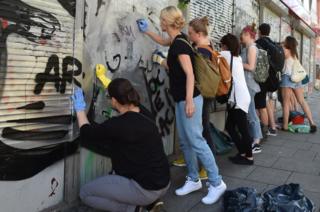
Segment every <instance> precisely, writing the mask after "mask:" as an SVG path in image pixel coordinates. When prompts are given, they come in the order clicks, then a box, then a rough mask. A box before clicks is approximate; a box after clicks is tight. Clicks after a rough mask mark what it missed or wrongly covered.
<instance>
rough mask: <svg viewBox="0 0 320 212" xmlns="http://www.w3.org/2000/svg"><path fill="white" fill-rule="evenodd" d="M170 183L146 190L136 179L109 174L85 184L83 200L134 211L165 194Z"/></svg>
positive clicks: (105, 207)
mask: <svg viewBox="0 0 320 212" xmlns="http://www.w3.org/2000/svg"><path fill="white" fill-rule="evenodd" d="M169 186H170V185H168V186H167V187H166V188H164V189H161V190H155V191H153V190H146V189H144V188H142V187H141V186H140V185H139V184H138V183H137V182H135V181H134V180H131V179H128V178H126V177H122V176H119V175H107V176H103V177H100V178H97V179H95V180H94V181H92V182H89V183H88V184H86V185H84V186H83V187H82V188H81V190H80V198H81V200H82V201H83V202H84V203H85V204H86V205H88V206H90V207H93V208H96V209H99V210H105V211H112V212H122V211H123V212H133V211H134V210H135V208H136V206H138V205H139V206H145V205H149V204H151V203H153V202H154V201H155V200H157V199H159V198H160V197H161V196H163V195H164V194H165V193H166V192H167V190H168V188H169Z"/></svg>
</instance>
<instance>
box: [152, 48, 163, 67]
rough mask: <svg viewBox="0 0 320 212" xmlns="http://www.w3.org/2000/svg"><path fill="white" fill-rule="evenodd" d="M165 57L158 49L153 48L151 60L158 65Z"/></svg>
mask: <svg viewBox="0 0 320 212" xmlns="http://www.w3.org/2000/svg"><path fill="white" fill-rule="evenodd" d="M165 59H166V56H164V54H163V52H161V51H159V50H155V51H154V52H153V53H152V62H154V63H156V64H158V65H161V64H162V63H163V61H164V60H165Z"/></svg>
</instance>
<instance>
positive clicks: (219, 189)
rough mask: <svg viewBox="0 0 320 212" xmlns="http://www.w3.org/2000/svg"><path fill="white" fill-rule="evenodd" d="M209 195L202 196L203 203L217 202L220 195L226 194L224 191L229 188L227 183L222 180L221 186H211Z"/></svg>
mask: <svg viewBox="0 0 320 212" xmlns="http://www.w3.org/2000/svg"><path fill="white" fill-rule="evenodd" d="M208 190H209V191H208V194H207V196H205V197H203V198H202V200H201V201H202V203H203V204H206V205H211V204H214V203H216V202H217V201H218V200H219V199H220V197H221V196H222V195H223V194H224V192H225V191H226V190H227V185H226V184H225V183H224V182H223V181H222V180H221V184H220V185H219V186H216V187H214V186H212V185H210V186H209V189H208Z"/></svg>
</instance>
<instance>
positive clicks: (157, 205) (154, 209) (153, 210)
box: [145, 200, 164, 212]
mask: <svg viewBox="0 0 320 212" xmlns="http://www.w3.org/2000/svg"><path fill="white" fill-rule="evenodd" d="M163 205H164V202H162V201H161V200H156V201H154V202H153V203H151V204H150V205H147V206H146V207H145V208H146V210H147V212H160V211H161V209H162V208H163Z"/></svg>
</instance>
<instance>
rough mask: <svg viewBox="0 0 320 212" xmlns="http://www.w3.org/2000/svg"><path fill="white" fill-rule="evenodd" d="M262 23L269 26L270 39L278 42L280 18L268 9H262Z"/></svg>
mask: <svg viewBox="0 0 320 212" xmlns="http://www.w3.org/2000/svg"><path fill="white" fill-rule="evenodd" d="M263 22H264V23H268V24H270V26H271V31H270V38H272V39H273V40H274V41H276V42H280V31H281V30H280V29H281V27H280V22H281V20H280V17H279V16H278V15H277V14H275V13H274V12H272V11H271V10H269V9H268V8H264V10H263Z"/></svg>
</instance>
